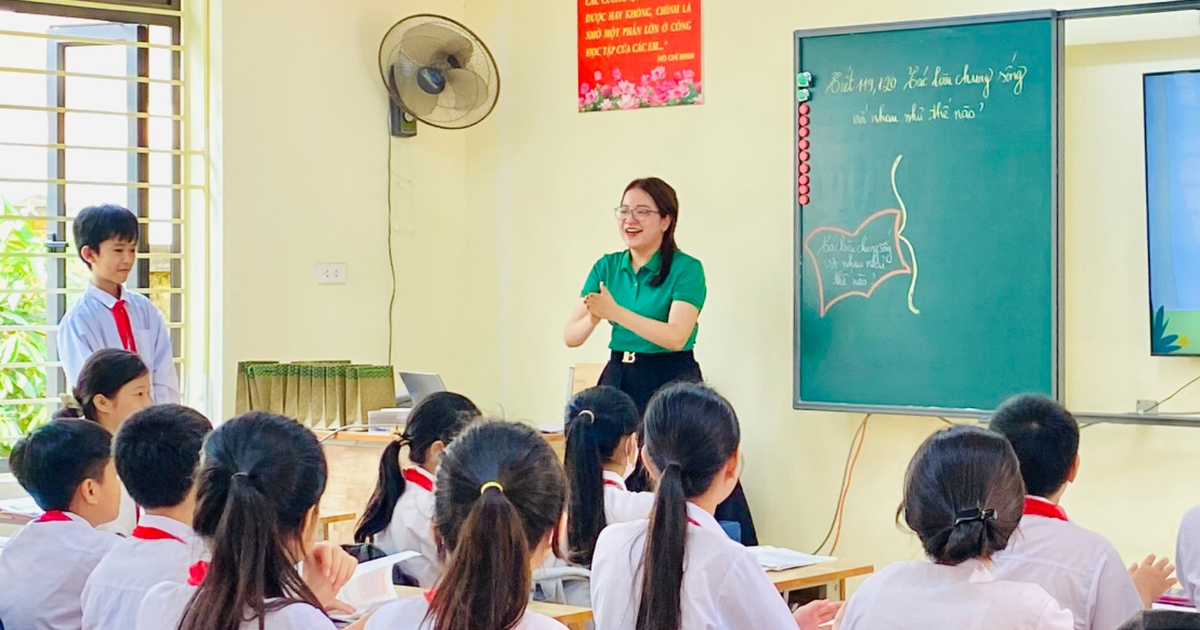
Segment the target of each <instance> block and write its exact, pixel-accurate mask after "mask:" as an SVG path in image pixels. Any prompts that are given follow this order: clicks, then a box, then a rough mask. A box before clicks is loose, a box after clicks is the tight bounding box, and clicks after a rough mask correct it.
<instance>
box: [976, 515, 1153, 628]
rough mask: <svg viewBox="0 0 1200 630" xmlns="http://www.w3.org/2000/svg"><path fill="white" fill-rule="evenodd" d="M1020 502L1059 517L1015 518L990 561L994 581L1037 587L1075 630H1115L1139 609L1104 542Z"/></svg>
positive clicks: (1128, 582)
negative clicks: (1004, 544)
mask: <svg viewBox="0 0 1200 630" xmlns="http://www.w3.org/2000/svg"><path fill="white" fill-rule="evenodd" d="M1026 502H1027V503H1030V502H1033V503H1040V504H1042V505H1043V506H1044V508H1043V509H1044V510H1045V511H1057V512H1058V514H1059V515H1060V516H1061V517H1062V518H1055V517H1051V516H1039V515H1036V514H1025V516H1023V517H1021V524H1020V525H1019V526H1018V527H1017V531H1016V532H1014V533H1013V535H1012V537H1011V538H1010V539H1009V541H1008V548H1007V549H1005V550H1004V551H1001V552H1000V553H998V554H996V555H995V557H994V558H993V562H994V566H993V567H992V573H993V574H994V575H995V576H996V579H998V580H1011V581H1013V582H1031V583H1033V584H1037V585H1038V586H1041V587H1042V588H1043V589H1045V590H1046V592H1047V593H1049V594H1050V596H1051V597H1053V598H1054V599H1055V600H1057V601H1058V603H1059V604H1060V605H1061V606H1062V607H1063V608H1066V609H1067V610H1069V611H1071V613H1072V614H1073V615H1074V616H1075V630H1116V629H1117V628H1119V627H1120V626H1121V624H1123V623H1125V622H1126V621H1129V618H1130V617H1133V616H1134V615H1136V614H1137V613H1138V612H1140V611H1141V610H1142V609H1143V608H1144V607H1145V606H1144V604H1142V597H1141V595H1138V592H1137V587H1135V586H1134V585H1133V580H1132V579H1130V577H1129V571H1128V569H1126V568H1125V564H1124V562H1122V561H1121V556H1120V554H1118V553H1117V550H1116V549H1115V548H1114V547H1113V546H1112V544H1111V543H1109V542H1108V540H1106V539H1105V538H1104V537H1103V536H1101V535H1099V534H1096V533H1094V532H1090V531H1088V530H1086V529H1084V528H1082V527H1080V526H1078V525H1076V524H1075V523H1072V522H1070V521H1067V520H1063V518H1065V517H1066V513H1065V512H1062V511H1061V508H1058V506H1057V505H1055V504H1054V503H1052V502H1050V501H1047V500H1046V499H1043V498H1041V497H1027V498H1026ZM1027 511H1028V510H1027Z"/></svg>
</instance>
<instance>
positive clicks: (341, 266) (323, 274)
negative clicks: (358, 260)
mask: <svg viewBox="0 0 1200 630" xmlns="http://www.w3.org/2000/svg"><path fill="white" fill-rule="evenodd" d="M313 273H314V275H316V277H317V284H346V264H345V263H319V264H317V265H316V266H315V267H313Z"/></svg>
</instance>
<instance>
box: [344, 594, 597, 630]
mask: <svg viewBox="0 0 1200 630" xmlns="http://www.w3.org/2000/svg"><path fill="white" fill-rule="evenodd" d="M428 597H429V594H428V593H427V594H425V595H417V596H414V597H406V598H404V599H401V600H397V601H394V602H390V603H388V604H384V605H383V606H382V607H380V608H379V610H377V611H375V614H374V615H371V618H370V619H368V620H367V627H366V630H429V629H430V628H432V627H433V619H432V618H429V619H426V618H425V615H427V614H428V613H429V599H428ZM597 627H599V626H597ZM565 629H566V626H564V625H562V624H561V623H559V622H557V621H555V620H553V619H551V618H550V617H547V616H545V615H541V614H538V613H535V612H532V611H528V610H527V611H525V614H524V615H522V616H521V620H520V621H518V622H517V625H515V626H513V630H565Z"/></svg>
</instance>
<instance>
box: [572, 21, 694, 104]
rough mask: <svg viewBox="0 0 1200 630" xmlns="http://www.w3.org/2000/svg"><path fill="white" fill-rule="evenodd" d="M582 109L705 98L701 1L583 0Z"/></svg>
mask: <svg viewBox="0 0 1200 630" xmlns="http://www.w3.org/2000/svg"><path fill="white" fill-rule="evenodd" d="M578 2H579V111H581V112H595V111H609V110H614V109H638V108H641V107H663V106H668V105H699V104H701V103H703V102H704V95H703V91H702V90H701V82H700V0H578Z"/></svg>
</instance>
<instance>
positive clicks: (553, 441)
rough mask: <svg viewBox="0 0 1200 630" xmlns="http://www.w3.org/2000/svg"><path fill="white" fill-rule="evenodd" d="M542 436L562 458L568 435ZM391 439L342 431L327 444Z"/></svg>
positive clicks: (317, 432)
mask: <svg viewBox="0 0 1200 630" xmlns="http://www.w3.org/2000/svg"><path fill="white" fill-rule="evenodd" d="M313 433H314V434H315V435H316V436H317V439H318V440H322V439H325V438H326V437H328V436H329V434H330V433H331V431H322V430H320V429H313ZM541 436H542V437H543V438H545V439H546V441H547V442H549V443H550V447H551V448H553V449H554V452H555V453H558V456H559V459H562V456H563V453H564V452H565V450H566V448H567V436H566V435H564V434H562V433H542V434H541ZM391 441H392V434H391V433H379V432H373V433H368V432H366V431H342V432H341V433H338V434H336V435H334V436H333V437H331V438H329V440H328V441H326V442H325V444H331V443H332V444H358V445H362V446H379V447H381V448H382V447H384V446H387V443H388V442H391Z"/></svg>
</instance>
